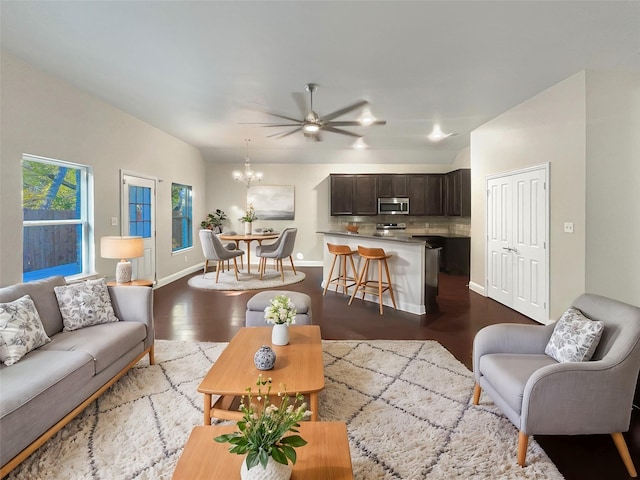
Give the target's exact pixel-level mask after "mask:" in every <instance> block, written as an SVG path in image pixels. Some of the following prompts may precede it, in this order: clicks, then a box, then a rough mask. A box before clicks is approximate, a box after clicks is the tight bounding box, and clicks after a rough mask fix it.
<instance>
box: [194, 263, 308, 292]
mask: <svg viewBox="0 0 640 480" xmlns="http://www.w3.org/2000/svg"><path fill="white" fill-rule="evenodd" d="M251 268H252V270H251V273H250V274H249V273H247V270H246V269H245V270H240V269H238V280H237V281H236V275H235V273H234V272H233V269H232V270H231V271H226V270H225V271H224V272H220V278H219V279H218V283H216V272H207V273H205V274H204V275H194V276H193V277H191V278H190V279H189V280H188V282H187V283H188V285H189V286H190V287H193V288H200V289H203V290H262V289H265V288H276V287H283V286H285V285H292V284H294V283H299V282H301V281H303V280H304V279H305V277H306V275H305V274H304V273H303V272H300V271H298V270H296V274H295V275H294V274H293V271H291V270H287V269H285V271H284V281H282V277H281V276H280V272H278V271H275V270H273V269H271V268H269V269H267V271H266V272H265V274H264V275H263V276H262V280H260V275H259V274H258V273H257V270H258V266H257V265H251Z"/></svg>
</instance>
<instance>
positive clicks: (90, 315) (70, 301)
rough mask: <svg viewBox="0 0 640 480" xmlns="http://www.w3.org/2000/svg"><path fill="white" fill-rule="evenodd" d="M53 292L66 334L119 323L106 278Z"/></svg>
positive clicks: (72, 285) (68, 286)
mask: <svg viewBox="0 0 640 480" xmlns="http://www.w3.org/2000/svg"><path fill="white" fill-rule="evenodd" d="M53 290H54V291H55V293H56V298H57V299H58V306H59V307H60V313H61V314H62V323H63V324H64V328H63V330H64V331H65V332H71V331H73V330H78V329H79V328H84V327H90V326H91V325H98V324H100V323H111V322H117V321H118V318H117V317H116V315H115V313H114V312H113V306H112V305H111V297H109V290H108V289H107V282H106V281H105V279H104V278H101V279H99V280H87V281H85V282H81V283H73V284H71V285H64V286H61V287H54V288H53Z"/></svg>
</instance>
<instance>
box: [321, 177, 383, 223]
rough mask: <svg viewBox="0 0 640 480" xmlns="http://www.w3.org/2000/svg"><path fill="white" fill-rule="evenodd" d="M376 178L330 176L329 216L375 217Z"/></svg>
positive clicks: (376, 206) (376, 212)
mask: <svg viewBox="0 0 640 480" xmlns="http://www.w3.org/2000/svg"><path fill="white" fill-rule="evenodd" d="M377 194H378V176H377V175H341V174H331V215H334V216H336V215H377V214H378V201H377V200H378V197H377Z"/></svg>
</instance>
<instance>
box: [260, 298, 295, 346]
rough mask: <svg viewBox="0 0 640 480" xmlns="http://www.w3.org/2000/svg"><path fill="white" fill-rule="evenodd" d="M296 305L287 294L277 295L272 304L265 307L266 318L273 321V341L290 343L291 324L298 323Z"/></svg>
mask: <svg viewBox="0 0 640 480" xmlns="http://www.w3.org/2000/svg"><path fill="white" fill-rule="evenodd" d="M297 313H298V311H297V309H296V306H295V305H294V304H293V302H292V301H291V299H290V298H289V297H287V296H286V295H276V296H275V297H274V298H273V299H272V300H271V304H270V305H268V306H267V308H265V309H264V319H265V321H266V322H267V323H273V330H272V331H271V343H273V344H274V345H286V344H287V343H289V325H291V324H292V323H296V314H297Z"/></svg>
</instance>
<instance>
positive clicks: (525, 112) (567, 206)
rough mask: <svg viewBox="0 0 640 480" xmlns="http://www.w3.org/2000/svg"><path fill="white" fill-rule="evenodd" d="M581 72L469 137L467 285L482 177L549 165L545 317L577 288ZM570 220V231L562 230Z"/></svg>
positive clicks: (581, 255)
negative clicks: (469, 232) (569, 232)
mask: <svg viewBox="0 0 640 480" xmlns="http://www.w3.org/2000/svg"><path fill="white" fill-rule="evenodd" d="M585 134H586V121H585V73H584V72H581V73H578V74H575V75H573V76H571V77H570V78H568V79H566V80H564V81H562V82H560V83H558V84H557V85H555V86H553V87H551V88H549V89H547V90H545V91H543V92H542V93H540V94H538V95H536V96H535V97H533V98H531V99H529V100H527V101H525V102H523V103H522V104H520V105H518V106H516V107H514V108H513V109H511V110H509V111H507V112H505V113H503V114H502V115H500V116H498V117H496V118H495V119H493V120H491V121H490V122H488V123H486V124H485V125H483V126H481V127H479V128H477V129H476V130H474V131H473V132H472V133H471V172H472V185H471V190H472V197H471V198H472V208H471V230H472V232H473V235H472V237H471V282H472V286H475V287H479V288H477V289H478V290H480V289H484V287H485V248H486V244H485V239H486V228H485V221H486V212H485V210H486V194H485V187H486V177H487V176H488V175H492V174H496V173H501V172H508V171H513V170H518V169H522V168H526V167H531V166H535V165H541V164H544V163H549V164H550V216H551V218H550V225H549V229H550V230H549V238H550V254H549V257H550V260H549V261H550V304H549V306H550V308H549V312H550V317H551V318H552V319H553V318H557V317H558V316H559V315H560V314H561V313H562V311H564V309H565V308H566V307H567V305H568V304H569V302H571V300H573V298H575V297H576V296H577V295H578V294H580V293H582V292H584V290H585V241H586V234H585V158H586V152H585V146H586V138H585ZM564 222H573V223H574V227H575V229H574V230H575V233H573V234H566V233H563V224H564Z"/></svg>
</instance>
